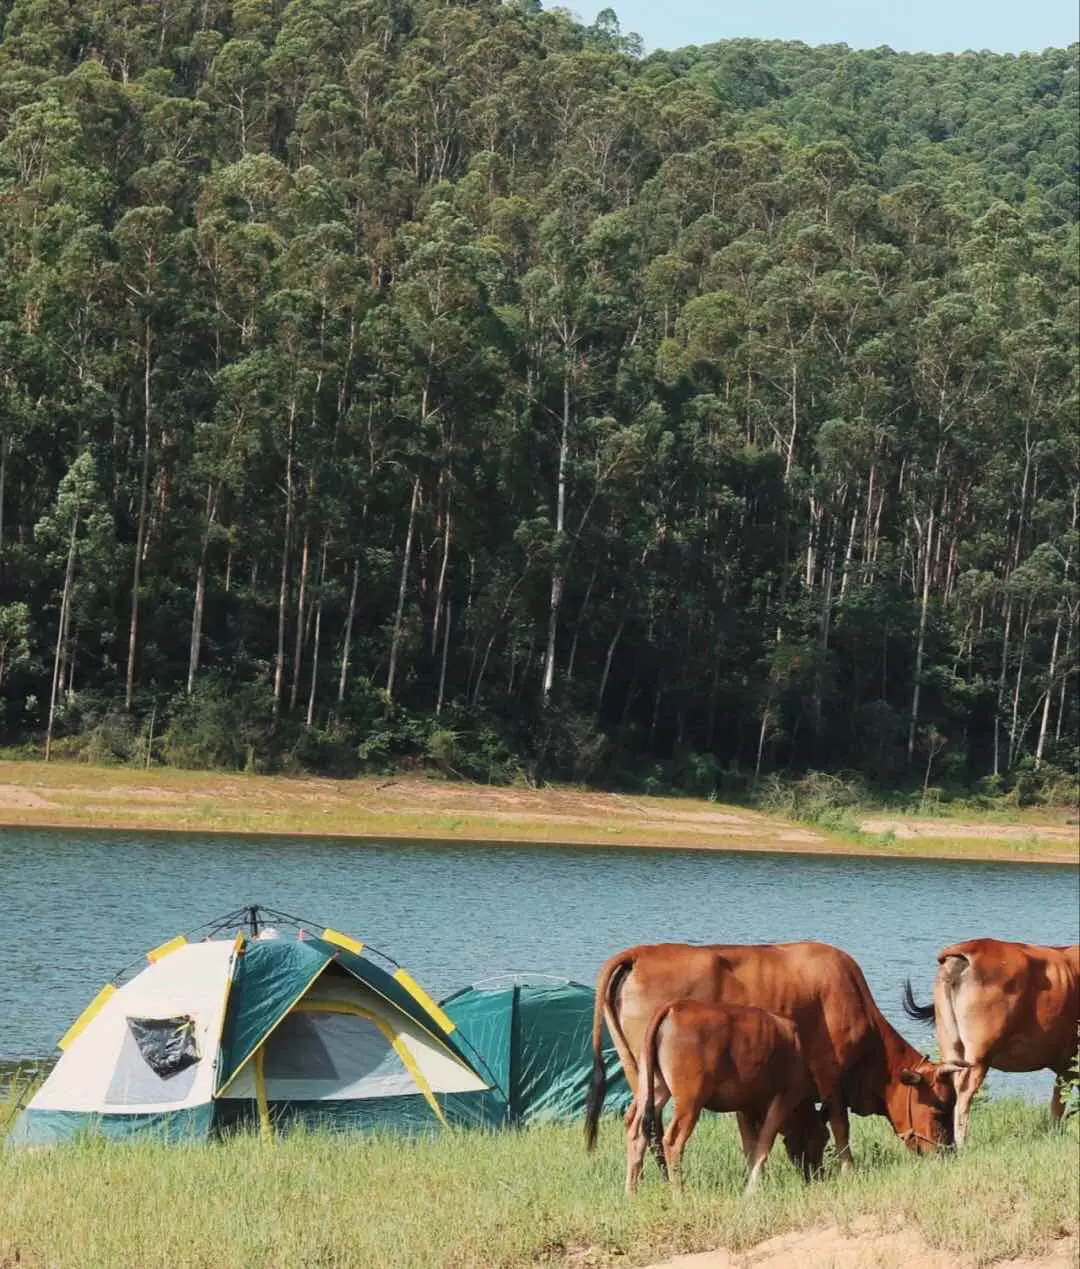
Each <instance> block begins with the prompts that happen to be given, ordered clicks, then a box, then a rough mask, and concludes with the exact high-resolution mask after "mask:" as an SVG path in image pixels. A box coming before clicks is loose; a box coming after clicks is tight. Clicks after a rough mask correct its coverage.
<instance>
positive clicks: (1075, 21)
mask: <svg viewBox="0 0 1080 1269" xmlns="http://www.w3.org/2000/svg"><path fill="white" fill-rule="evenodd" d="M561 4H562V5H563V6H564V7H566V8H568V9H572V10H575V11H576V12H578V13H579V14H581V16H582V19H583V20H584V21H586V22H591V21H592V20H593V18H594V17H595V15H596V13H597V12H598V11H599V10H600V9H603V8H607V7H609V6H608V5H605V4H603V3H600V2H598V0H593V2H592V3H589V4H582V3H580V2H579V3H576V4H575V3H574V2H573V0H569V2H568V0H561ZM544 7H545V8H548V7H554V5H553V3H552V0H549V2H548V3H546V4H545V6H544ZM610 7H611V8H612V9H614V10H615V12H616V13H617V14H618V17H619V21H620V23H621V24H622V29H623V31H624V32H629V31H636V32H637V33H638V34H639V35H640V36H641V37H642V39H643V40H644V41H645V47H646V50H647V51H649V52H651V51H652V50H654V49H658V48H679V47H681V46H682V45H684V44H709V43H711V42H712V41H713V40H724V39H732V38H736V37H739V36H750V37H754V38H757V39H773V40H802V41H803V42H804V43H806V44H849V45H850V46H851V47H852V48H877V47H878V46H879V45H882V44H888V45H889V46H890V47H891V48H894V49H897V50H905V51H911V52H924V53H948V52H953V53H958V52H963V51H964V50H965V49H990V50H991V51H993V52H995V53H1019V52H1023V51H1024V50H1031V51H1035V52H1038V51H1040V50H1042V49H1044V48H1047V47H1050V46H1055V47H1062V46H1064V45H1067V44H1071V43H1072V42H1074V41H1075V40H1076V39H1078V38H1080V31H1078V29H1080V7H1078V5H1077V0H1022V3H1016V0H1009V2H1008V3H1005V2H1004V0H892V3H881V2H880V0H878V2H877V3H875V2H874V0H751V2H750V3H744V4H733V3H730V2H725V0H611V3H610Z"/></svg>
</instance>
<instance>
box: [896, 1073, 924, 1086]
mask: <svg viewBox="0 0 1080 1269" xmlns="http://www.w3.org/2000/svg"><path fill="white" fill-rule="evenodd" d="M922 1082H923V1077H922V1075H921V1074H920V1073H919V1072H918V1071H906V1070H905V1071H901V1072H900V1083H901V1084H910V1085H911V1087H912V1088H918V1087H919V1085H920V1084H921V1083H922Z"/></svg>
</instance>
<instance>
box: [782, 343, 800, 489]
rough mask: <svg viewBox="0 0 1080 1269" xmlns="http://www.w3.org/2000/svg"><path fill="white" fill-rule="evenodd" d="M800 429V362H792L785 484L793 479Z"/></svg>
mask: <svg viewBox="0 0 1080 1269" xmlns="http://www.w3.org/2000/svg"><path fill="white" fill-rule="evenodd" d="M798 430H799V363H798V362H797V361H793V362H792V363H791V436H790V437H788V443H787V462H786V463H785V464H784V484H785V485H786V484H787V483H788V481H789V480H790V479H791V467H792V464H793V463H794V461H795V434H796V432H797V431H798Z"/></svg>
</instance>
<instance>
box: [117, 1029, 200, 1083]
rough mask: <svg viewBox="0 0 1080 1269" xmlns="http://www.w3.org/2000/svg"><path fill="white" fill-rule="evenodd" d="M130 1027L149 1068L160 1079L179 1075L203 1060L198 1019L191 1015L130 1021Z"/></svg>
mask: <svg viewBox="0 0 1080 1269" xmlns="http://www.w3.org/2000/svg"><path fill="white" fill-rule="evenodd" d="M127 1024H128V1029H129V1030H130V1032H131V1034H132V1036H133V1037H134V1038H135V1043H136V1044H137V1045H138V1046H139V1052H140V1053H141V1054H142V1056H143V1059H144V1061H145V1062H146V1065H147V1066H148V1067H149V1068H150V1069H151V1070H152V1071H153V1072H154V1074H155V1075H157V1076H158V1077H159V1078H160V1079H163V1080H167V1079H170V1078H171V1077H172V1076H174V1075H179V1074H180V1072H181V1071H186V1070H187V1068H188V1067H189V1066H194V1065H195V1063H196V1062H197V1061H198V1060H199V1046H198V1043H197V1042H196V1039H195V1019H194V1018H192V1017H190V1016H189V1015H188V1014H183V1015H181V1016H180V1017H178V1018H128V1020H127Z"/></svg>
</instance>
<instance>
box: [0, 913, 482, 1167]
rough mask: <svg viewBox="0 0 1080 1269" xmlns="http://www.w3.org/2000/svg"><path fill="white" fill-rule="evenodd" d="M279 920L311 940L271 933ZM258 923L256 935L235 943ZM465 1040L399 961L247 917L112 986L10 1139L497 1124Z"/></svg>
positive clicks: (64, 1043) (159, 951)
mask: <svg viewBox="0 0 1080 1269" xmlns="http://www.w3.org/2000/svg"><path fill="white" fill-rule="evenodd" d="M266 916H269V917H270V918H271V919H273V920H275V921H277V922H279V923H282V922H285V923H290V924H293V925H295V926H296V927H297V930H298V933H297V934H295V935H291V936H289V937H282V936H280V935H278V934H277V932H276V931H268V930H266V929H262V930H261V931H260V928H259V927H260V924H261V922H262V921H263V920H264V918H265V917H266ZM245 921H246V922H247V923H248V926H249V929H248V932H247V933H244V932H239V933H235V934H232V933H227V932H228V931H233V930H236V928H237V926H238V925H240V924H242V923H243V922H245ZM121 977H122V975H118V979H119V978H121ZM455 1031H456V1028H455V1024H454V1022H453V1021H452V1020H451V1019H450V1018H449V1017H448V1016H447V1015H446V1013H444V1011H443V1010H442V1009H441V1008H440V1007H439V1006H438V1005H437V1004H436V1003H435V1002H434V1001H433V1000H432V999H431V997H430V996H428V994H427V993H426V992H425V991H424V990H423V988H421V987H420V986H419V985H418V984H417V983H416V982H415V981H414V980H413V979H412V977H411V976H410V975H409V974H408V973H407V971H406V970H404V969H402V968H401V967H400V966H398V965H397V964H396V962H394V961H392V960H391V959H390V958H388V957H385V956H383V955H382V954H381V953H377V952H374V951H373V950H372V949H367V948H365V947H364V945H363V944H362V943H360V942H357V941H356V940H353V939H351V938H349V937H347V936H346V935H343V934H340V933H338V932H337V931H334V930H331V929H326V930H323V932H322V934H321V935H317V936H315V935H310V934H307V933H306V931H305V929H304V928H303V927H302V926H301V925H300V923H299V922H296V921H295V919H294V918H291V917H288V916H287V915H286V914H284V913H273V912H267V911H266V910H263V909H258V908H246V909H242V910H240V912H237V913H232V914H230V915H229V916H228V917H226V918H222V920H221V921H219V922H218V923H216V925H215V926H214V928H213V929H212V930H211V931H210V933H209V934H208V935H207V936H206V937H205V938H203V939H202V941H199V942H193V941H189V939H188V938H187V937H185V936H180V937H178V938H176V939H173V940H171V941H170V942H169V943H166V944H163V945H162V946H161V947H159V948H156V949H155V950H153V951H152V952H150V953H148V955H147V964H146V966H145V967H144V968H142V969H141V971H140V972H138V973H137V974H135V976H134V977H132V978H130V979H129V980H127V981H125V982H123V983H122V984H120V985H116V984H115V983H114V984H110V985H109V986H107V987H106V988H104V989H103V990H102V991H101V992H100V993H99V994H98V995H97V996H96V997H95V999H94V1000H93V1001H92V1002H91V1004H90V1005H89V1006H88V1007H87V1008H86V1009H85V1010H84V1011H83V1013H82V1015H81V1016H80V1017H79V1018H78V1019H77V1020H76V1022H75V1023H74V1024H73V1025H72V1027H71V1028H70V1029H69V1030H68V1032H67V1034H66V1035H65V1036H64V1038H63V1039H62V1040H61V1041H60V1049H61V1055H60V1058H59V1060H58V1061H57V1063H56V1066H55V1067H54V1068H53V1070H52V1072H51V1073H50V1075H49V1077H48V1078H47V1079H46V1080H45V1082H44V1084H43V1085H42V1086H41V1087H40V1088H39V1089H38V1091H37V1092H36V1094H35V1095H34V1097H33V1098H32V1099H31V1101H30V1103H29V1104H28V1105H27V1107H26V1108H25V1109H24V1110H23V1112H22V1113H21V1115H20V1116H19V1119H18V1120H17V1121H16V1124H15V1126H14V1129H13V1131H12V1133H11V1134H10V1136H9V1138H8V1142H9V1144H10V1145H38V1144H50V1143H55V1142H61V1141H65V1140H69V1139H71V1138H73V1137H76V1136H80V1135H83V1134H85V1133H87V1132H90V1133H94V1134H98V1135H102V1136H105V1137H109V1138H116V1139H129V1138H133V1137H140V1136H144V1135H154V1136H157V1137H162V1136H164V1137H166V1138H169V1139H179V1138H184V1139H191V1138H196V1139H197V1138H205V1137H207V1136H209V1135H211V1134H212V1133H214V1132H219V1131H222V1130H225V1129H228V1128H230V1127H233V1126H237V1125H243V1124H247V1123H258V1124H259V1125H260V1126H261V1128H262V1130H263V1131H264V1132H265V1133H270V1132H272V1131H273V1129H274V1127H275V1126H277V1125H286V1124H288V1123H290V1122H296V1121H300V1122H304V1123H309V1124H320V1125H326V1126H332V1127H350V1128H351V1127H373V1126H384V1125H385V1126H387V1127H393V1128H394V1129H397V1130H401V1129H406V1130H411V1129H423V1128H429V1127H433V1126H436V1125H438V1124H440V1123H441V1124H446V1123H448V1122H453V1123H462V1124H469V1123H485V1122H488V1121H489V1112H488V1111H487V1110H486V1109H485V1101H486V1099H487V1097H488V1096H489V1090H490V1089H491V1087H492V1084H493V1081H492V1079H491V1077H490V1076H489V1075H488V1074H487V1072H486V1071H485V1070H484V1067H483V1062H482V1060H480V1059H478V1058H477V1056H476V1054H475V1053H472V1052H470V1050H469V1048H468V1045H467V1043H465V1044H463V1043H462V1042H461V1037H460V1036H457V1035H456V1034H455Z"/></svg>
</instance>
